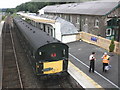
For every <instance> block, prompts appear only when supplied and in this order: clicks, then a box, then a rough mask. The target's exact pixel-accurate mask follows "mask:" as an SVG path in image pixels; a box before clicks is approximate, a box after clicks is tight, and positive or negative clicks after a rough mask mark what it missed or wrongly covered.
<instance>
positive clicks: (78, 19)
mask: <svg viewBox="0 0 120 90" xmlns="http://www.w3.org/2000/svg"><path fill="white" fill-rule="evenodd" d="M79 21H80V18H79V16H77V19H76V23H77V24H79Z"/></svg>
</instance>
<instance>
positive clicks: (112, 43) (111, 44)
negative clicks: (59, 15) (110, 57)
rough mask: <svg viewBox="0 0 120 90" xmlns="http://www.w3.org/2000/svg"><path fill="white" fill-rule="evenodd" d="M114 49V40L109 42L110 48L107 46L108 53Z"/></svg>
mask: <svg viewBox="0 0 120 90" xmlns="http://www.w3.org/2000/svg"><path fill="white" fill-rule="evenodd" d="M114 48H115V44H114V39H112V40H111V43H110V46H109V52H113V51H114Z"/></svg>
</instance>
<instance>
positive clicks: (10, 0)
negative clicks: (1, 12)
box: [0, 0, 31, 8]
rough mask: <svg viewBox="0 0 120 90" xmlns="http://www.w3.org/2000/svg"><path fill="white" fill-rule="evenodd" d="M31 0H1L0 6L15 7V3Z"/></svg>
mask: <svg viewBox="0 0 120 90" xmlns="http://www.w3.org/2000/svg"><path fill="white" fill-rule="evenodd" d="M28 1H31V0H2V1H1V2H0V8H15V7H16V6H17V5H20V4H22V3H25V2H28Z"/></svg>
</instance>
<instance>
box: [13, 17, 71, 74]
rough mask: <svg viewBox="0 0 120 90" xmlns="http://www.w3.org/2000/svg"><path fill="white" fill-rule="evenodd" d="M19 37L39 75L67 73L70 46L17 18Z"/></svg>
mask: <svg viewBox="0 0 120 90" xmlns="http://www.w3.org/2000/svg"><path fill="white" fill-rule="evenodd" d="M13 21H14V26H15V27H17V29H16V31H17V36H18V38H19V40H20V42H21V45H22V46H23V48H24V49H25V51H26V53H27V54H28V56H29V58H30V61H31V63H32V64H31V65H32V67H34V70H35V72H36V74H37V75H49V74H58V73H65V72H67V68H68V48H69V47H68V46H67V45H66V44H64V43H61V42H60V41H58V40H57V39H55V38H53V37H51V36H49V35H48V34H47V33H46V32H43V31H41V30H39V29H38V28H36V27H33V26H32V25H30V24H28V23H27V22H25V21H23V20H22V19H21V18H19V17H16V18H14V19H13Z"/></svg>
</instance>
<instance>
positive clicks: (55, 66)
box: [43, 60, 63, 74]
mask: <svg viewBox="0 0 120 90" xmlns="http://www.w3.org/2000/svg"><path fill="white" fill-rule="evenodd" d="M43 70H44V71H43V73H44V74H52V73H58V72H61V71H62V70H63V60H60V61H53V62H44V63H43Z"/></svg>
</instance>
